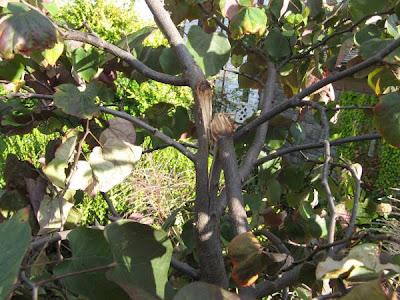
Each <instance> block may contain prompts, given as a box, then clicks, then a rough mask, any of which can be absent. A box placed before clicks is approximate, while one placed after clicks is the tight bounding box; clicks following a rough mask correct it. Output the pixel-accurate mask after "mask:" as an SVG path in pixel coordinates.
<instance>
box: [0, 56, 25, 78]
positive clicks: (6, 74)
mask: <svg viewBox="0 0 400 300" xmlns="http://www.w3.org/2000/svg"><path fill="white" fill-rule="evenodd" d="M24 73H25V65H24V58H23V57H22V56H20V55H16V56H15V57H14V58H13V59H12V60H3V61H0V79H5V80H9V81H18V80H21V79H22V76H23V75H24Z"/></svg>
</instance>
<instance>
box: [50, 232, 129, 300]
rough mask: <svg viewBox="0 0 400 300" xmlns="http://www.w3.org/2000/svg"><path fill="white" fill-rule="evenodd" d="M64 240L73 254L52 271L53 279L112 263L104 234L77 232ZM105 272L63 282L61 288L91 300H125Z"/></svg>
mask: <svg viewBox="0 0 400 300" xmlns="http://www.w3.org/2000/svg"><path fill="white" fill-rule="evenodd" d="M67 239H68V241H69V245H70V247H71V250H72V258H71V259H68V260H65V261H64V262H62V263H61V264H60V265H58V266H57V267H56V268H55V275H57V276H58V275H63V274H67V273H71V272H79V271H83V270H87V269H91V268H95V267H101V266H106V265H108V264H111V263H112V262H113V256H112V253H111V248H110V246H109V245H108V243H107V240H106V239H105V237H104V233H103V230H99V229H94V228H77V229H74V230H72V231H71V232H70V233H69V234H68V236H67ZM106 271H107V270H102V271H97V272H90V273H86V274H79V275H76V276H70V277H66V278H64V279H62V280H61V281H62V283H63V285H64V286H65V287H66V288H67V289H68V290H69V291H70V292H72V293H75V294H78V295H82V296H84V297H87V298H88V299H93V300H102V299H104V300H108V299H127V298H128V296H127V295H126V294H125V292H124V291H123V290H122V289H121V288H120V287H119V286H118V285H116V284H115V283H114V282H112V281H109V280H108V279H107V278H106Z"/></svg>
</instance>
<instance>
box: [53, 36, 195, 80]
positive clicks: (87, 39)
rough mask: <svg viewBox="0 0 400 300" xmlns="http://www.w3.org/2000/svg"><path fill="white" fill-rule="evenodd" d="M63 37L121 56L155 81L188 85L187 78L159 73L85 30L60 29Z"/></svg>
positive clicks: (126, 52)
mask: <svg viewBox="0 0 400 300" xmlns="http://www.w3.org/2000/svg"><path fill="white" fill-rule="evenodd" d="M60 31H61V34H62V36H63V38H64V39H65V40H73V41H78V42H83V43H86V44H90V45H92V46H95V47H97V48H100V49H104V50H105V51H107V52H109V53H111V54H113V55H115V56H116V57H118V58H121V59H122V60H123V61H125V62H126V63H128V64H129V65H130V66H131V67H132V68H134V69H135V70H136V71H138V72H139V73H141V74H142V75H143V76H145V77H147V78H149V79H153V80H155V81H159V82H162V83H167V84H171V85H175V86H186V85H188V83H187V80H186V79H184V78H182V77H178V76H173V75H169V74H165V73H160V72H158V71H155V70H153V69H151V68H149V67H148V66H146V65H145V64H144V63H142V62H141V61H139V60H137V59H136V58H135V57H134V56H133V55H132V54H131V53H129V52H128V51H125V50H123V49H121V48H119V47H117V46H115V45H113V44H110V43H108V42H106V41H104V40H102V39H100V38H99V37H97V36H94V35H92V34H89V33H85V32H80V31H73V30H70V31H67V30H60Z"/></svg>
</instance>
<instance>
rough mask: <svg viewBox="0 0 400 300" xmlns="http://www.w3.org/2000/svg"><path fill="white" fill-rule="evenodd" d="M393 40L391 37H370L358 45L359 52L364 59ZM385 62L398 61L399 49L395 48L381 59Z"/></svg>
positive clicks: (394, 62) (399, 57) (393, 62)
mask: <svg viewBox="0 0 400 300" xmlns="http://www.w3.org/2000/svg"><path fill="white" fill-rule="evenodd" d="M392 41H393V40H392V39H379V38H372V39H369V40H368V41H366V42H364V43H363V44H362V45H361V47H360V54H361V56H362V57H363V58H364V59H367V58H369V57H371V56H373V55H375V54H376V53H377V52H378V51H380V50H382V49H383V48H385V47H387V46H388V45H389V44H390V43H391V42H392ZM383 60H384V61H385V62H388V63H392V64H396V63H399V62H400V49H399V48H397V49H396V50H394V51H393V52H392V53H391V54H389V55H388V56H386V57H385V58H384V59H383Z"/></svg>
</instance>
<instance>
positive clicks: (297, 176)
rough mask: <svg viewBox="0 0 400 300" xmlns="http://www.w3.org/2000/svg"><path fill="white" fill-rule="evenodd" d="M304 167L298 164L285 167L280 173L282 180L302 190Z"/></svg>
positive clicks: (291, 187)
mask: <svg viewBox="0 0 400 300" xmlns="http://www.w3.org/2000/svg"><path fill="white" fill-rule="evenodd" d="M304 177H305V174H304V169H303V168H301V167H298V166H289V167H287V168H284V169H283V170H282V172H281V174H280V179H281V180H280V182H281V183H282V184H286V185H287V186H288V188H290V189H291V190H294V191H298V190H300V189H301V188H302V187H303V185H304Z"/></svg>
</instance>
